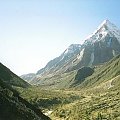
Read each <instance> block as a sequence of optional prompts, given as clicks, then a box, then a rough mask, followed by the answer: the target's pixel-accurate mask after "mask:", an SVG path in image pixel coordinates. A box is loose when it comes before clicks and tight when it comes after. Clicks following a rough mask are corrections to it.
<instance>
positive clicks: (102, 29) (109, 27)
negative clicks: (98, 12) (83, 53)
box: [85, 20, 120, 44]
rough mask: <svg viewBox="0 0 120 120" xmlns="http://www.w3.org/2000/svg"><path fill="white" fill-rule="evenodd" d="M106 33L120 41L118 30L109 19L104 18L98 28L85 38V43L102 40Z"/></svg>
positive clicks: (119, 31)
mask: <svg viewBox="0 0 120 120" xmlns="http://www.w3.org/2000/svg"><path fill="white" fill-rule="evenodd" d="M107 35H109V36H110V37H116V38H117V39H118V41H119V43H120V30H119V29H118V28H117V27H116V26H115V25H114V24H113V23H111V22H110V21H109V20H104V21H103V22H102V23H101V24H100V25H99V26H98V28H97V29H96V30H95V31H94V32H93V33H92V34H91V35H89V36H88V37H87V38H86V39H85V43H91V44H93V43H95V42H96V41H100V40H103V39H104V38H105V37H106V36H107Z"/></svg>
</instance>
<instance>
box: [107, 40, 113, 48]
mask: <svg viewBox="0 0 120 120" xmlns="http://www.w3.org/2000/svg"><path fill="white" fill-rule="evenodd" d="M111 42H112V38H110V39H109V40H108V42H107V45H108V47H110V45H111Z"/></svg>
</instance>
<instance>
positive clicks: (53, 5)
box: [0, 0, 120, 75]
mask: <svg viewBox="0 0 120 120" xmlns="http://www.w3.org/2000/svg"><path fill="white" fill-rule="evenodd" d="M104 19H109V20H110V21H111V22H113V23H114V24H116V25H117V26H118V27H119V28H120V0H0V62H2V63H3V64H4V65H6V66H7V67H9V68H10V69H11V70H12V71H13V72H15V73H16V74H18V75H21V74H26V73H31V72H36V71H37V70H39V69H40V68H42V67H44V66H45V65H46V63H47V62H48V61H49V60H51V59H53V58H55V57H57V56H59V55H60V54H61V53H62V52H63V51H64V50H65V49H66V48H67V47H68V46H69V45H70V44H75V43H77V44H80V43H83V42H84V39H85V38H86V37H87V36H88V35H89V34H91V33H92V32H94V30H95V29H96V28H97V27H98V25H99V24H100V23H101V22H102V21H103V20H104Z"/></svg>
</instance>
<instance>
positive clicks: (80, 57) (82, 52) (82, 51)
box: [77, 49, 85, 61]
mask: <svg viewBox="0 0 120 120" xmlns="http://www.w3.org/2000/svg"><path fill="white" fill-rule="evenodd" d="M84 50H85V49H82V50H81V51H80V54H79V55H78V56H77V59H79V60H80V61H81V60H82V58H83V54H84Z"/></svg>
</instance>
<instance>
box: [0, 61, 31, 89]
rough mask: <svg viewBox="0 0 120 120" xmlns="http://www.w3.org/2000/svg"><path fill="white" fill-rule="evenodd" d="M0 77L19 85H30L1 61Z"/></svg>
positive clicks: (11, 83)
mask: <svg viewBox="0 0 120 120" xmlns="http://www.w3.org/2000/svg"><path fill="white" fill-rule="evenodd" d="M0 79H2V80H3V81H4V82H6V83H7V84H10V85H13V86H18V87H28V86H30V85H29V84H28V83H27V82H25V81H24V80H23V79H21V78H20V77H18V76H17V75H16V74H14V73H13V72H12V71H11V70H10V69H8V68H7V67H6V66H4V65H3V64H1V63H0Z"/></svg>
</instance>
